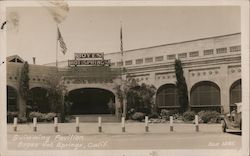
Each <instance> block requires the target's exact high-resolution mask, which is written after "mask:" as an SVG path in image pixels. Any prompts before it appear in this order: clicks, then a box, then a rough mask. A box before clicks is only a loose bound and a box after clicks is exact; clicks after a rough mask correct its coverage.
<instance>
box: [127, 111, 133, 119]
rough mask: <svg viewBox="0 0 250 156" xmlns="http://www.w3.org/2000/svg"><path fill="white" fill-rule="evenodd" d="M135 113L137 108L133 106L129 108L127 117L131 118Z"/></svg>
mask: <svg viewBox="0 0 250 156" xmlns="http://www.w3.org/2000/svg"><path fill="white" fill-rule="evenodd" d="M133 114H135V109H134V108H131V109H129V110H128V112H127V117H128V118H129V119H131V118H132V115H133Z"/></svg>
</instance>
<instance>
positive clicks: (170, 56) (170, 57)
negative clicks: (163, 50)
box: [167, 54, 175, 60]
mask: <svg viewBox="0 0 250 156" xmlns="http://www.w3.org/2000/svg"><path fill="white" fill-rule="evenodd" d="M167 59H168V60H174V59H175V54H173V55H168V56H167Z"/></svg>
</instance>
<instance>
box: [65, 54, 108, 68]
mask: <svg viewBox="0 0 250 156" xmlns="http://www.w3.org/2000/svg"><path fill="white" fill-rule="evenodd" d="M110 63H111V62H110V60H105V59H104V53H75V60H69V61H68V64H69V66H110Z"/></svg>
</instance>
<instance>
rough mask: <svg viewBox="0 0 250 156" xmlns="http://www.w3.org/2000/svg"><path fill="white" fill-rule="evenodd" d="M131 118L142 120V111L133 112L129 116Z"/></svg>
mask: <svg viewBox="0 0 250 156" xmlns="http://www.w3.org/2000/svg"><path fill="white" fill-rule="evenodd" d="M131 118H132V119H133V120H138V121H142V120H143V119H144V118H145V114H144V113H142V112H135V113H134V114H133V115H132V116H131Z"/></svg>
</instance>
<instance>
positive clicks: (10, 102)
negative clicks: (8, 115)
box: [7, 86, 17, 112]
mask: <svg viewBox="0 0 250 156" xmlns="http://www.w3.org/2000/svg"><path fill="white" fill-rule="evenodd" d="M7 111H10V112H14V111H17V91H16V89H15V88H13V87H11V86H7Z"/></svg>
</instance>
